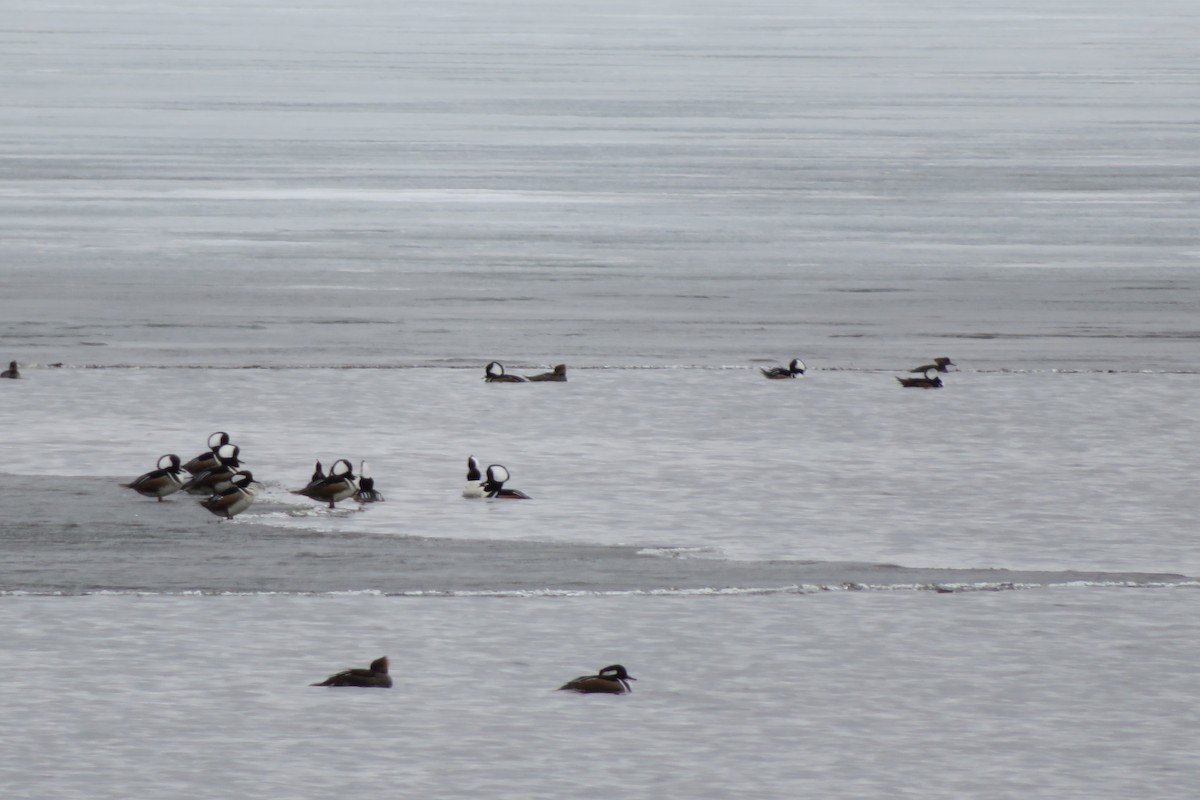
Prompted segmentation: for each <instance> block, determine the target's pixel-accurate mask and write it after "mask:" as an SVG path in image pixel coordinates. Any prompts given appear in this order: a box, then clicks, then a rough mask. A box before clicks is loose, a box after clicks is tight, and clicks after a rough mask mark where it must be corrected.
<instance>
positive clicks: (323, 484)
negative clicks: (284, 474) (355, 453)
mask: <svg viewBox="0 0 1200 800" xmlns="http://www.w3.org/2000/svg"><path fill="white" fill-rule="evenodd" d="M357 491H358V478H356V477H355V475H354V467H353V466H351V464H350V462H349V461H347V460H346V459H344V458H339V459H338V460H337V461H335V462H334V463H333V466H332V467H331V468H330V470H329V475H328V476H326V477H325V478H324V479H322V480H319V481H317V482H316V483H310V484H309V485H308V486H305V487H304V488H303V489H294V490H292V494H299V495H303V496H304V497H307V498H310V499H312V500H319V501H321V502H322V503H329V507H330V508H333V507H334V505H335V504H336V503H337V502H338V501H339V500H345V499H346V498H347V497H352V496H353V495H354V493H355V492H357Z"/></svg>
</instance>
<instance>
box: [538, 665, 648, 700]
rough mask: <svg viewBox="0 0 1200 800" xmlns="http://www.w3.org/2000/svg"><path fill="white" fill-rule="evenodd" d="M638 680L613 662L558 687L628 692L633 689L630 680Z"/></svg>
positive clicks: (579, 690)
mask: <svg viewBox="0 0 1200 800" xmlns="http://www.w3.org/2000/svg"><path fill="white" fill-rule="evenodd" d="M636 680H637V678H635V677H633V676H632V675H630V674H629V673H628V672H626V671H625V668H624V667H623V666H621V665H620V664H613V665H611V666H607V667H605V668H604V669H602V670H600V671H599V672H598V673H596V674H595V675H582V676H580V677H578V678H576V679H575V680H573V681H567V682H566V683H564V684H563V685H562V686H560V687H558V689H559V691H563V690H566V691H568V692H580V693H581V694H627V693H629V692H632V691H633V687H632V686H630V685H629V681H636Z"/></svg>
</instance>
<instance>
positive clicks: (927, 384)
mask: <svg viewBox="0 0 1200 800" xmlns="http://www.w3.org/2000/svg"><path fill="white" fill-rule="evenodd" d="M931 372H936V370H935V369H934V367H932V366H931V367H929V368H928V369H926V370H925V377H924V378H901V377H900V376H898V375H897V376H896V380H898V381H900V385H901V386H903V387H905V388H906V389H940V388H942V379H941V378H939V377H938V376H937V375H936V374H935V375H933V376H932V377H930V374H929V373H931Z"/></svg>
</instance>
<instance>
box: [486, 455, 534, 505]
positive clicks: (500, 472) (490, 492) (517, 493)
mask: <svg viewBox="0 0 1200 800" xmlns="http://www.w3.org/2000/svg"><path fill="white" fill-rule="evenodd" d="M509 477H510V476H509V474H508V468H507V467H505V466H504V465H503V464H492V465H491V466H490V467H488V468H487V480H486V481H484V482H483V496H484V497H494V498H496V499H497V500H528V499H530V498H529V495H527V494H525V493H524V492H522V491H521V490H520V489H505V488H504V483H505V481H507V480H508V479H509Z"/></svg>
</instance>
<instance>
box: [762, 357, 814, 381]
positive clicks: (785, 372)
mask: <svg viewBox="0 0 1200 800" xmlns="http://www.w3.org/2000/svg"><path fill="white" fill-rule="evenodd" d="M804 369H805V367H804V362H803V361H801V360H800V359H798V358H793V359H792V362H791V363H790V364H788V365H787V366H786V367H771V368H770V369H763V368H762V367H759V368H758V371H759V372H761V373H762V374H763V375H764V376H765V377H767V378H770V379H771V380H779V379H780V378H794V377H796V376H797V375H803V374H804Z"/></svg>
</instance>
